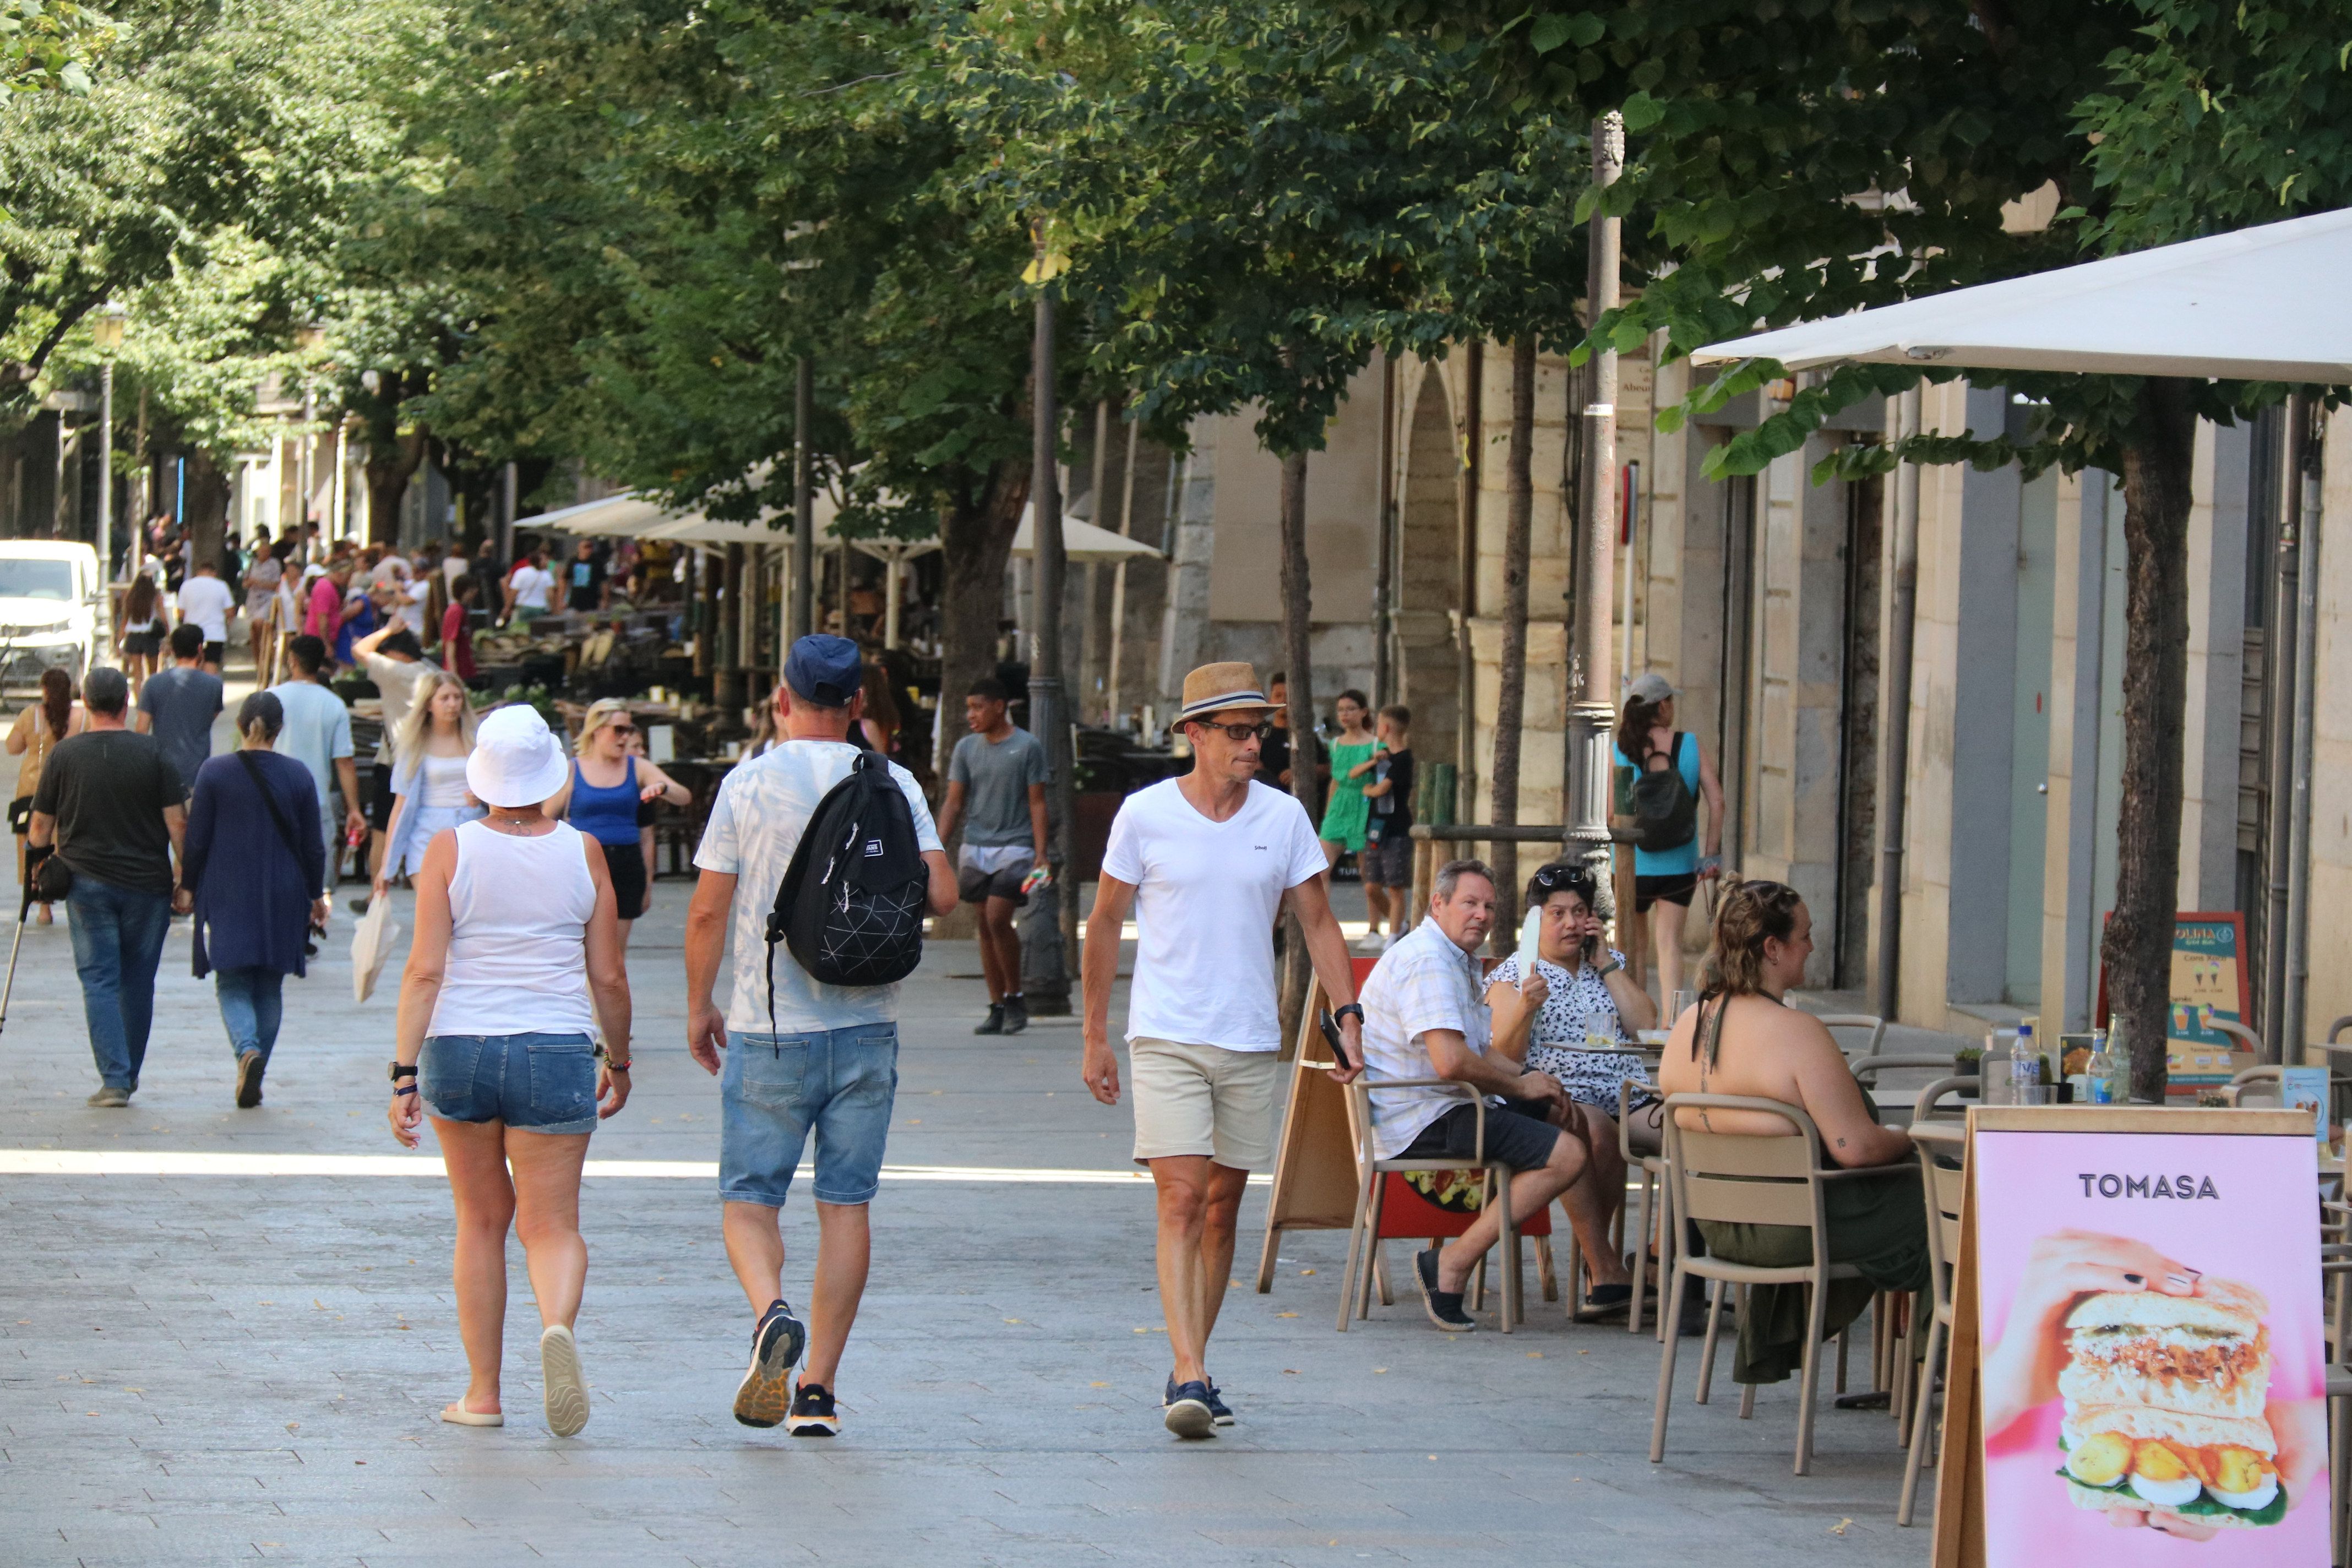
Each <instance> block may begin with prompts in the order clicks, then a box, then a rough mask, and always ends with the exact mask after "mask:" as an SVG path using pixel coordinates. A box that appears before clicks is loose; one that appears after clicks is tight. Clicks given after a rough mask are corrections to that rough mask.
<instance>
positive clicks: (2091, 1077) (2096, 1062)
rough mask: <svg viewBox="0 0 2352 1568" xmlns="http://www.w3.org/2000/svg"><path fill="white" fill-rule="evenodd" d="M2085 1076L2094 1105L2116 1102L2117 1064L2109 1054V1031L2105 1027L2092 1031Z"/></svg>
mask: <svg viewBox="0 0 2352 1568" xmlns="http://www.w3.org/2000/svg"><path fill="white" fill-rule="evenodd" d="M2083 1076H2084V1079H2085V1080H2086V1081H2087V1084H2088V1086H2089V1089H2090V1095H2089V1099H2090V1101H2091V1103H2092V1104H2093V1105H2113V1104H2114V1103H2116V1101H2115V1077H2116V1064H2115V1061H2114V1059H2113V1058H2110V1057H2109V1056H2108V1054H2107V1032H2106V1031H2105V1029H2095V1030H2093V1031H2092V1032H2091V1059H2090V1061H2089V1063H2088V1064H2087V1065H2086V1066H2085V1067H2084V1072H2083Z"/></svg>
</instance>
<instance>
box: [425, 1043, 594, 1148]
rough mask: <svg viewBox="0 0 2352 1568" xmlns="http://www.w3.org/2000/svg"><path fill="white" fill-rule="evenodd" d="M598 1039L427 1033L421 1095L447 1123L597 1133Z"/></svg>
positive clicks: (533, 1130) (431, 1112) (427, 1106)
mask: <svg viewBox="0 0 2352 1568" xmlns="http://www.w3.org/2000/svg"><path fill="white" fill-rule="evenodd" d="M595 1049H596V1047H595V1042H593V1040H591V1039H590V1038H589V1037H587V1036H585V1035H578V1034H573V1035H427V1036H426V1037H425V1048H424V1049H423V1050H422V1051H421V1052H419V1053H418V1055H417V1058H416V1091H417V1093H418V1095H419V1096H420V1097H422V1098H423V1100H424V1101H425V1110H426V1111H427V1112H429V1113H430V1114H432V1115H435V1116H437V1117H440V1118H441V1119H442V1120H443V1121H503V1122H505V1123H506V1124H507V1125H508V1126H509V1127H520V1128H521V1129H522V1130H523V1131H526V1132H593V1131H596V1056H595Z"/></svg>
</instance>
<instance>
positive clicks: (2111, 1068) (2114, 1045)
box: [2101, 1018, 2131, 1105]
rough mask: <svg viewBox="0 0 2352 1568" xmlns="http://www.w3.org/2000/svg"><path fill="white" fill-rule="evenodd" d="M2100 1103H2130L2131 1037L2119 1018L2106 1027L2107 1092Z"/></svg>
mask: <svg viewBox="0 0 2352 1568" xmlns="http://www.w3.org/2000/svg"><path fill="white" fill-rule="evenodd" d="M2101 1103H2103V1104H2106V1105H2129V1104H2130V1103H2131V1037H2130V1035H2129V1033H2128V1032H2127V1031H2126V1029H2125V1027H2124V1021H2123V1020H2122V1019H2121V1018H2116V1019H2114V1020H2112V1021H2111V1022H2110V1023H2109V1025H2108V1027H2107V1090H2106V1098H2105V1100H2103V1101H2102V1102H2101Z"/></svg>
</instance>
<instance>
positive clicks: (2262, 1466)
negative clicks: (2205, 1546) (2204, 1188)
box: [2058, 1279, 2286, 1527]
mask: <svg viewBox="0 0 2352 1568" xmlns="http://www.w3.org/2000/svg"><path fill="white" fill-rule="evenodd" d="M2199 1289H2200V1294H2198V1295H2195V1296H2165V1295H2159V1294H2158V1293H2157V1292H2155V1291H2152V1290H2149V1291H2129V1292H2119V1293H2114V1294H2103V1295H2096V1296H2089V1297H2085V1298H2084V1300H2082V1301H2081V1302H2080V1303H2079V1304H2077V1305H2076V1306H2075V1308H2074V1310H2073V1311H2072V1312H2070V1313H2068V1314H2067V1316H2066V1342H2065V1352H2066V1363H2065V1365H2064V1366H2063V1368H2062V1369H2061V1370H2060V1372H2059V1373H2058V1392H2059V1393H2060V1394H2063V1396H2064V1397H2065V1400H2066V1413H2065V1418H2064V1420H2063V1423H2062V1424H2061V1426H2060V1428H2059V1440H2058V1441H2059V1447H2061V1448H2062V1449H2063V1450H2064V1452H2065V1457H2066V1458H2065V1465H2064V1467H2063V1468H2062V1469H2061V1470H2060V1471H2059V1474H2060V1475H2062V1476H2063V1477H2064V1478H2065V1480H2066V1483H2067V1491H2068V1494H2069V1495H2070V1496H2071V1497H2072V1498H2073V1500H2074V1504H2075V1506H2076V1507H2078V1508H2091V1509H2113V1508H2129V1509H2162V1510H2165V1511H2167V1512H2168V1513H2176V1514H2179V1515H2181V1516H2183V1517H2184V1518H2188V1519H2192V1520H2195V1521H2197V1522H2198V1523H2200V1524H2207V1525H2217V1526H2238V1527H2252V1526H2260V1525H2267V1524H2276V1523H2277V1522H2278V1521H2280V1520H2281V1519H2283V1518H2284V1517H2285V1515H2286V1494H2285V1493H2284V1491H2283V1490H2281V1489H2280V1487H2279V1479H2278V1440H2277V1439H2276V1438H2275V1437H2274V1436H2272V1434H2271V1427H2270V1423H2269V1422H2268V1421H2266V1420H2264V1419H2263V1404H2264V1402H2265V1400H2266V1399H2267V1398H2268V1396H2269V1393H2270V1380H2271V1344H2270V1333H2269V1331H2268V1330H2267V1329H2265V1328H2264V1327H2263V1318H2264V1317H2265V1316H2267V1315H2268V1313H2269V1311H2270V1303H2269V1301H2267V1300H2264V1299H2263V1295H2262V1293H2261V1292H2259V1291H2257V1290H2254V1289H2252V1288H2250V1287H2248V1286H2245V1285H2242V1284H2238V1283H2236V1282H2234V1281H2231V1280H2225V1279H2206V1280H2204V1281H2203V1282H2202V1283H2201V1284H2200V1287H2199Z"/></svg>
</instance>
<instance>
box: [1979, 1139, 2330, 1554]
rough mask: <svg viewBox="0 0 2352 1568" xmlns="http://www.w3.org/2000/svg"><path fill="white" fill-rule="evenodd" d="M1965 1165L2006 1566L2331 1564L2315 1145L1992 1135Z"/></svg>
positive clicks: (1984, 1419) (1989, 1520)
mask: <svg viewBox="0 0 2352 1568" xmlns="http://www.w3.org/2000/svg"><path fill="white" fill-rule="evenodd" d="M2110 1114H2114V1113H2110ZM2163 1114H2165V1113H2157V1115H2158V1116H2161V1115H2163ZM2171 1114H2173V1115H2176V1116H2178V1115H2180V1114H2183V1113H2178V1112H2175V1113H2171ZM2187 1114H2192V1115H2193V1114H2195V1113H2187ZM2245 1114H2251V1115H2260V1114H2261V1113H2258V1112H2257V1113H2245ZM2274 1115H2275V1113H2273V1116H2274ZM2151 1120H2153V1119H2151ZM2298 1120H2299V1119H2298ZM2144 1124H2145V1123H2143V1125H2144ZM1969 1159H1970V1183H1971V1187H1972V1197H1971V1205H1970V1208H1971V1213H1972V1215H1973V1216H1974V1236H1973V1238H1972V1239H1973V1251H1974V1287H1975V1290H1974V1298H1975V1300H1974V1305H1975V1310H1976V1315H1977V1337H1978V1344H1979V1349H1978V1353H1977V1357H1976V1362H1977V1365H1978V1367H1979V1373H1978V1382H1977V1387H1976V1394H1977V1399H1976V1404H1977V1407H1978V1408H1977V1412H1976V1420H1977V1421H1978V1423H1979V1429H1980V1431H1981V1434H1982V1450H1981V1454H1982V1494H1981V1495H1982V1510H1983V1512H1982V1534H1981V1540H1982V1543H1983V1557H1982V1561H1983V1563H1985V1564H1987V1568H2026V1565H2028V1564H2033V1565H2036V1568H2039V1565H2042V1564H2047V1563H2101V1564H2117V1565H2131V1564H2139V1563H2151V1564H2152V1563H2167V1564H2179V1563H2197V1564H2200V1565H2203V1564H2237V1563H2243V1564H2249V1565H2251V1564H2256V1563H2260V1564H2264V1565H2266V1568H2267V1565H2293V1568H2305V1565H2307V1568H2321V1565H2323V1564H2325V1563H2327V1562H2328V1561H2329V1546H2330V1542H2329V1539H2328V1520H2329V1508H2328V1475H2327V1415H2326V1342H2325V1341H2324V1339H2323V1337H2322V1322H2321V1297H2320V1291H2319V1279H2320V1275H2319V1233H2318V1226H2317V1223H2316V1215H2315V1204H2314V1203H2313V1202H2312V1201H2305V1202H2302V1203H2297V1202H2294V1201H2293V1197H2294V1194H2297V1193H2303V1194H2311V1195H2312V1196H2313V1197H2315V1195H2316V1191H2317V1189H2316V1169H2315V1151H2314V1146H2313V1143H2312V1142H2311V1140H2310V1138H2309V1137H2308V1136H2307V1135H2305V1136H2302V1137H2287V1136H2264V1135H2259V1134H2238V1133H2232V1132H2219V1131H2194V1132H2192V1131H2182V1132H2177V1133H2176V1132H2168V1131H2116V1132H2105V1131H2085V1130H2082V1129H2081V1128H2080V1126H2079V1124H2078V1125H2076V1126H2074V1127H2067V1128H2063V1129H2062V1128H2056V1127H2053V1129H2051V1130H2050V1131H2039V1130H2035V1131H2010V1130H2001V1131H1993V1130H1989V1129H1982V1128H1980V1129H1979V1130H1978V1131H1976V1132H1975V1134H1974V1140H1973V1145H1972V1148H1971V1152H1970V1155H1969Z"/></svg>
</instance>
